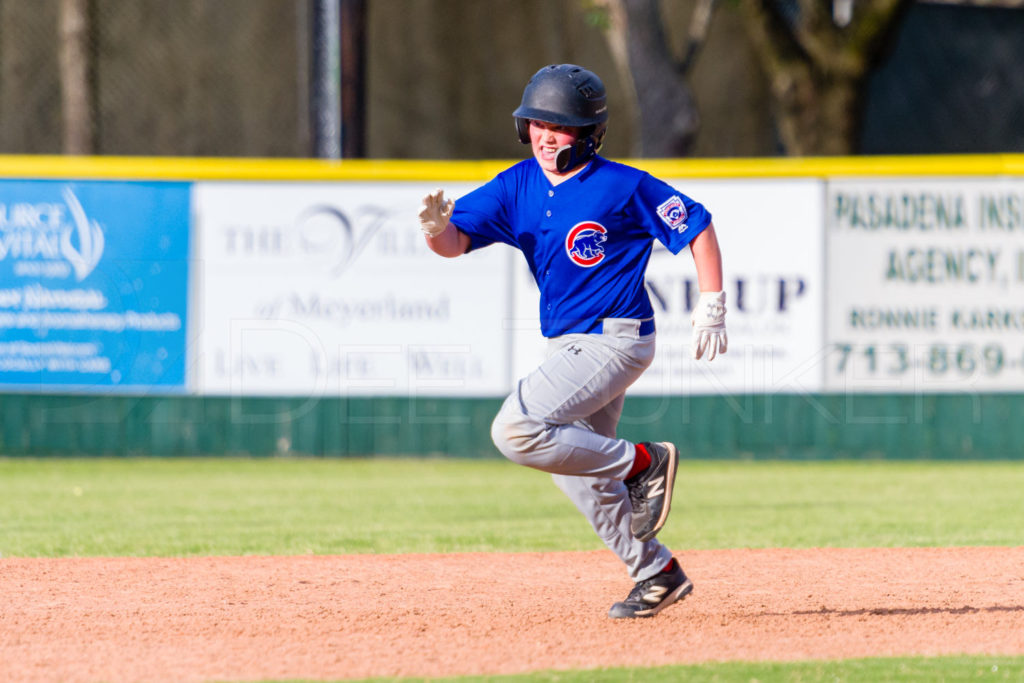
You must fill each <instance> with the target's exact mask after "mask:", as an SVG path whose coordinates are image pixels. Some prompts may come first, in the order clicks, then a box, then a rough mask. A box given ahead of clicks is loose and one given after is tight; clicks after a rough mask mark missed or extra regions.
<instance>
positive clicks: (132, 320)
mask: <svg viewBox="0 0 1024 683" xmlns="http://www.w3.org/2000/svg"><path fill="white" fill-rule="evenodd" d="M190 188H191V185H190V184H189V183H166V182H153V183H143V182H106V181H81V182H78V181H75V182H69V181H52V180H12V181H0V390H10V391H22V390H45V391H63V390H69V391H89V392H91V391H96V392H98V393H112V392H124V393H138V392H142V391H146V390H149V389H154V388H156V389H160V390H161V391H169V392H181V391H184V389H185V364H186V359H185V340H186V329H185V325H186V321H187V307H188V270H189V266H188V259H189V216H190V209H189V205H190V194H191V193H190Z"/></svg>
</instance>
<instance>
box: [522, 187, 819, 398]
mask: <svg viewBox="0 0 1024 683" xmlns="http://www.w3.org/2000/svg"><path fill="white" fill-rule="evenodd" d="M667 182H669V184H671V185H673V186H674V187H676V188H677V189H679V190H680V191H681V192H683V193H684V194H686V195H688V196H689V197H691V198H692V199H694V200H696V201H698V202H701V203H702V204H704V205H705V206H706V207H707V208H708V209H709V210H710V211H711V214H712V216H713V222H714V224H715V230H716V233H717V235H718V240H719V243H720V245H721V248H722V259H723V266H724V273H725V280H726V281H725V291H726V308H727V309H728V313H727V315H726V326H727V332H728V336H729V350H728V352H727V353H726V354H725V355H723V356H719V357H718V358H716V359H715V360H714V361H712V362H710V363H709V362H708V361H706V360H700V361H695V360H693V359H692V357H691V355H690V338H691V332H692V326H691V324H690V313H691V311H692V310H693V306H694V304H695V303H696V301H697V296H698V294H699V288H698V286H697V274H696V269H695V268H694V264H693V257H692V256H691V254H690V252H689V250H685V251H683V252H680V253H679V254H678V255H673V254H672V253H671V252H669V251H668V250H667V249H665V248H664V247H663V246H662V245H661V244H660V243H658V242H655V250H654V253H653V254H652V257H651V261H650V265H649V267H648V269H647V288H648V293H649V294H650V296H651V301H652V304H653V306H654V311H655V321H656V325H657V334H658V338H657V339H658V342H657V343H658V351H657V356H656V358H655V361H654V363H653V365H652V366H651V367H650V368H649V369H648V370H647V372H646V373H645V374H644V375H643V376H642V377H641V378H640V380H639V381H637V383H636V384H634V385H633V387H632V389H631V390H630V393H631V394H637V395H640V394H643V395H670V394H735V393H813V392H820V391H821V389H822V383H823V373H824V366H823V363H824V358H823V348H824V340H823V322H822V315H823V314H822V311H823V307H824V298H823V297H824V280H823V274H822V267H823V261H824V239H823V235H822V229H821V226H822V224H823V222H824V217H823V215H822V194H823V185H822V183H821V181H818V180H813V179H798V180H766V179H758V180H728V181H725V180H690V179H688V180H667ZM515 275H516V290H515V291H516V294H515V302H516V307H515V319H514V322H515V325H514V327H515V335H514V336H515V343H514V347H515V349H516V356H515V364H514V368H515V372H516V375H517V376H521V375H523V374H526V373H528V372H529V371H531V370H532V369H533V368H535V367H536V366H537V365H538V364H539V363H540V362H541V361H542V360H543V358H544V353H545V343H544V340H543V339H542V338H541V337H540V331H539V328H540V325H539V322H538V312H537V305H538V293H537V288H536V285H535V284H534V282H533V279H532V277H531V276H530V273H529V271H528V269H527V268H526V265H525V263H523V262H522V259H521V258H520V259H518V260H517V265H516V272H515Z"/></svg>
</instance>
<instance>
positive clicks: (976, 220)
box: [826, 178, 1024, 393]
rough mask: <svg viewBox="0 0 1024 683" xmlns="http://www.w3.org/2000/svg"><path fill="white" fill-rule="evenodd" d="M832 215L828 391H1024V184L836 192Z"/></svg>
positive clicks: (864, 186) (863, 183) (903, 184)
mask: <svg viewBox="0 0 1024 683" xmlns="http://www.w3.org/2000/svg"><path fill="white" fill-rule="evenodd" d="M827 214H828V215H827V220H828V223H827V230H828V246H829V250H828V253H829V257H828V303H829V305H828V315H827V324H828V328H827V336H828V342H829V347H830V353H829V362H828V363H827V374H826V377H827V379H826V387H827V389H829V390H831V391H842V392H901V393H917V392H937V391H943V392H975V391H1021V390H1022V389H1024V181H1021V180H1017V179H1013V180H1011V179H991V178H972V179H936V180H918V179H892V180H857V181H853V180H850V181H836V182H832V183H830V184H829V187H828V196H827Z"/></svg>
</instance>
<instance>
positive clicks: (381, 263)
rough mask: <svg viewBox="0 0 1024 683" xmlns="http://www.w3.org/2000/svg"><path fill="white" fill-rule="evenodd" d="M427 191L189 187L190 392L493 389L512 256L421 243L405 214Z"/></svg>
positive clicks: (502, 372)
mask: <svg viewBox="0 0 1024 683" xmlns="http://www.w3.org/2000/svg"><path fill="white" fill-rule="evenodd" d="M470 187H471V186H470V185H466V186H465V187H461V186H459V185H458V184H454V183H453V184H451V185H449V186H447V187H446V190H447V192H448V193H449V195H450V196H458V195H460V194H462V193H463V192H465V191H467V190H468V189H470ZM433 189H434V187H433V186H427V185H425V184H422V183H420V184H416V183H376V184H373V183H344V184H331V183H306V184H296V183H279V184H275V183H266V184H259V183H200V184H197V185H196V186H195V194H194V204H193V207H194V208H193V210H194V212H195V220H196V231H195V236H196V257H197V262H196V265H197V273H196V275H197V287H198V290H199V293H200V294H199V296H197V297H196V300H197V301H198V302H199V307H198V308H199V311H198V313H197V316H196V317H197V320H196V329H197V330H198V335H197V339H196V345H197V349H198V350H197V352H196V355H195V357H194V361H193V365H194V367H193V372H194V377H193V380H194V385H193V386H194V387H195V388H196V390H197V391H198V392H199V393H201V394H226V395H304V396H322V395H331V396H337V395H340V396H344V395H369V394H376V395H392V396H396V395H397V396H401V395H422V396H431V395H437V396H444V395H458V396H474V395H486V396H491V395H495V396H496V395H501V394H503V393H505V392H506V390H507V387H508V384H509V376H510V373H509V369H508V366H509V363H508V358H509V355H510V352H509V349H508V334H507V331H506V328H505V321H506V319H507V318H508V315H509V312H508V297H507V296H506V292H507V288H508V280H509V277H510V274H509V268H510V262H511V259H510V254H509V253H508V252H506V251H499V250H483V251H481V252H479V253H473V254H470V255H468V256H464V257H461V258H457V259H445V258H442V257H440V256H437V255H436V254H434V253H432V252H430V251H429V250H428V249H427V247H426V245H425V243H424V240H423V235H422V233H421V232H420V230H419V223H418V221H417V218H416V214H417V212H418V211H419V206H420V200H421V198H422V197H423V195H424V194H426V193H427V192H428V191H430V190H433Z"/></svg>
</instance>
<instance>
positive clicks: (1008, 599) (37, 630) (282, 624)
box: [0, 548, 1024, 682]
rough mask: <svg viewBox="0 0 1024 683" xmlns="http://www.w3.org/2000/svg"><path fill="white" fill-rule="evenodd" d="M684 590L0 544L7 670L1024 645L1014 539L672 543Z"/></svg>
mask: <svg viewBox="0 0 1024 683" xmlns="http://www.w3.org/2000/svg"><path fill="white" fill-rule="evenodd" d="M679 557H680V558H681V560H682V561H683V565H684V567H685V568H686V570H687V572H688V573H689V574H690V575H691V577H692V578H693V580H694V584H695V585H696V588H695V591H694V593H693V595H692V596H690V598H688V599H687V600H686V601H685V602H683V603H681V604H679V605H675V606H673V607H672V608H670V609H668V610H666V611H665V612H663V613H662V614H661V615H659V616H658V617H655V618H654V619H649V620H640V621H632V622H626V623H623V622H618V621H612V620H610V619H608V618H606V617H605V612H606V611H607V609H608V607H609V606H610V605H611V603H613V602H615V601H616V600H619V599H621V598H622V597H624V596H625V594H626V593H627V592H628V590H629V588H630V583H629V581H628V579H627V578H626V577H625V575H624V572H623V570H622V568H621V567H620V566H619V564H618V562H617V560H615V558H614V557H613V556H612V555H611V554H610V553H608V552H590V553H536V554H529V553H527V554H460V555H400V556H396V555H362V556H339V557H324V556H307V557H228V558H190V559H159V558H155V559H154V558H149V559H147V558H128V559H125V558H116V559H95V558H69V559H20V558H7V559H0V605H2V607H0V679H2V680H4V681H66V682H75V681H101V680H102V681H111V682H116V681H157V680H174V681H201V680H222V679H227V680H262V679H271V680H274V679H294V678H309V679H341V678H360V677H369V676H428V677H429V676H446V675H457V674H494V673H516V672H526V671H533V670H542V669H581V668H583V669H586V668H595V667H605V666H619V665H625V666H633V665H638V666H644V665H659V664H670V663H687V662H701V661H707V660H732V659H743V660H762V659H767V660H790V659H833V658H846V657H863V656H873V655H939V654H956V653H965V654H1003V655H1006V654H1024V548H910V549H907V548H899V549H873V550H872V549H868V550H860V549H827V550H826V549H812V550H721V551H700V552H683V553H679Z"/></svg>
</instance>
